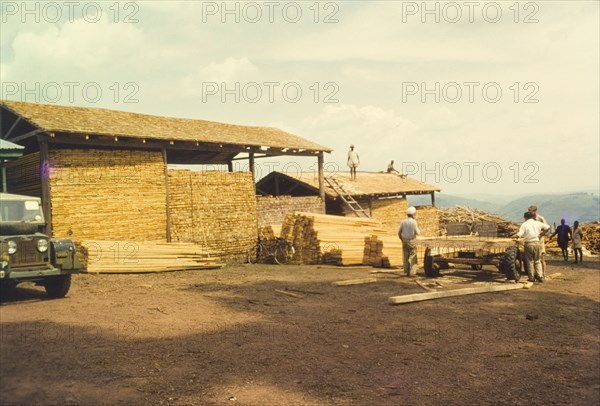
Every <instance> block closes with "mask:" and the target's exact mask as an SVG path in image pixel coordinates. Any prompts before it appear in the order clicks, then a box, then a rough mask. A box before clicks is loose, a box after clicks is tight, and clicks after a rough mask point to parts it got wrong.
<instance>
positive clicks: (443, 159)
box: [0, 0, 600, 195]
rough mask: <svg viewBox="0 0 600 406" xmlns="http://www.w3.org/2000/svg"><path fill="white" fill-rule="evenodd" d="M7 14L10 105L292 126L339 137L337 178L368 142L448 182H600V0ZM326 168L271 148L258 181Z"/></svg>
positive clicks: (11, 10)
mask: <svg viewBox="0 0 600 406" xmlns="http://www.w3.org/2000/svg"><path fill="white" fill-rule="evenodd" d="M0 14H1V16H0V18H1V25H0V34H1V35H0V37H1V39H0V45H1V53H0V80H1V82H2V89H1V93H2V94H1V97H2V98H3V99H10V100H21V101H30V102H39V103H49V104H61V105H72V106H88V107H103V108H112V109H118V110H126V111H131V112H137V113H145V114H155V115H163V116H171V117H186V118H197V119H204V120H212V121H220V122H226V123H236V124H245V125H260V126H272V127H277V128H280V129H282V130H285V131H288V132H291V133H293V134H295V135H298V136H301V137H303V138H306V139H309V140H311V141H314V142H317V143H319V144H321V145H324V146H326V147H329V148H331V149H333V152H332V153H331V154H326V157H325V162H326V166H325V170H326V173H335V172H337V171H347V169H348V168H347V166H346V159H347V152H348V147H349V145H350V144H354V145H356V150H357V151H358V153H359V155H360V159H361V165H360V167H359V171H371V172H377V171H383V170H385V169H386V166H387V163H388V162H389V161H390V160H394V161H395V167H396V169H397V170H399V171H401V172H403V173H405V174H408V175H409V176H411V177H414V178H416V179H419V180H421V181H424V182H426V183H430V184H434V185H437V186H439V187H440V188H441V189H442V190H443V192H444V193H448V194H459V195H461V194H462V195H468V194H500V195H516V194H529V193H531V194H538V193H560V192H572V191H592V192H595V193H598V192H599V189H600V128H599V120H600V105H599V100H600V91H599V74H598V72H599V71H600V66H599V49H600V44H599V41H600V40H599V38H600V29H599V16H600V6H599V2H598V1H515V0H511V1H495V2H494V1H464V2H463V1H457V2H447V1H427V2H423V1H418V2H413V1H368V2H367V1H265V2H247V1H245V2H237V1H230V2H222V1H217V2H211V1H208V2H206V1H139V2H133V1H121V2H116V1H108V2H102V1H96V2H92V1H74V2H63V1H57V2H39V1H30V2H22V1H14V2H13V1H3V2H1V3H0ZM315 167H316V158H296V157H288V158H281V159H273V158H268V159H261V160H257V176H258V177H260V176H264V175H266V174H267V173H269V172H270V171H272V170H279V171H283V172H287V173H290V174H292V175H293V173H294V172H297V171H299V170H302V171H310V170H314V169H315ZM235 168H236V169H244V161H237V162H236V167H235ZM205 169H206V168H205ZM359 176H360V175H359Z"/></svg>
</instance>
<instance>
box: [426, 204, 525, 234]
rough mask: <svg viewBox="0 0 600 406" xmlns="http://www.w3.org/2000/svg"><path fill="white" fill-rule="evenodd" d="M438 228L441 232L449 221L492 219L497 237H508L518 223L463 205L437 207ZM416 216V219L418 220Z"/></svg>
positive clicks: (517, 226) (471, 221)
mask: <svg viewBox="0 0 600 406" xmlns="http://www.w3.org/2000/svg"><path fill="white" fill-rule="evenodd" d="M439 216H440V230H441V232H442V234H444V231H445V229H446V224H447V223H449V222H467V223H474V222H478V221H493V222H494V223H496V224H497V225H498V237H510V236H512V235H513V234H515V233H516V232H517V231H519V224H517V223H515V222H512V221H510V220H507V219H505V218H503V217H500V216H498V215H496V214H492V213H488V212H485V211H482V210H478V209H473V208H469V207H463V206H458V205H457V206H455V207H452V208H446V209H442V208H440V209H439ZM418 220H419V219H418V217H417V221H418Z"/></svg>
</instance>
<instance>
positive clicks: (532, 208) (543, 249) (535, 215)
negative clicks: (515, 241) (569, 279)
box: [527, 204, 548, 277]
mask: <svg viewBox="0 0 600 406" xmlns="http://www.w3.org/2000/svg"><path fill="white" fill-rule="evenodd" d="M527 211H528V212H530V213H531V214H533V219H534V220H535V221H539V222H540V223H544V224H548V222H547V221H546V219H545V218H544V217H542V215H541V214H539V213H538V211H537V206H535V205H533V204H532V205H531V206H529V208H528V209H527ZM540 246H541V251H540V261H541V262H542V277H545V276H546V241H545V238H544V237H541V238H540Z"/></svg>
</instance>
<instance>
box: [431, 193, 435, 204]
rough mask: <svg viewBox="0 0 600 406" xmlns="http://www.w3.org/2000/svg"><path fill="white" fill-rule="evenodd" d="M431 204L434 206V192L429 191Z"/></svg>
mask: <svg viewBox="0 0 600 406" xmlns="http://www.w3.org/2000/svg"><path fill="white" fill-rule="evenodd" d="M431 205H432V206H433V207H435V192H431Z"/></svg>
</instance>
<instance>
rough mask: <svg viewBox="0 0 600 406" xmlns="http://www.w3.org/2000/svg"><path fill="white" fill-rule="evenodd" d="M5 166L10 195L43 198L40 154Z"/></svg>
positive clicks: (7, 163) (27, 156)
mask: <svg viewBox="0 0 600 406" xmlns="http://www.w3.org/2000/svg"><path fill="white" fill-rule="evenodd" d="M4 165H5V167H6V183H7V185H6V186H7V190H8V192H9V193H15V194H20V195H28V196H37V197H42V181H41V177H40V175H41V171H40V154H39V152H36V153H33V154H29V155H25V156H23V157H21V158H19V159H16V160H14V161H10V162H6V163H5V164H4Z"/></svg>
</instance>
